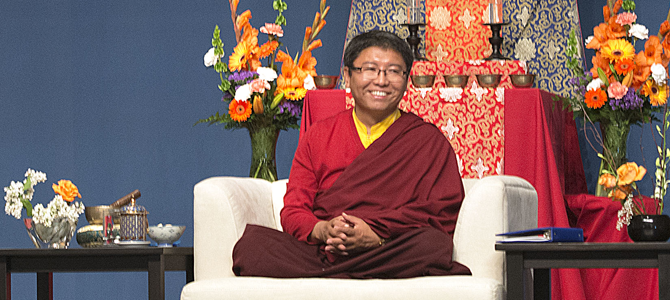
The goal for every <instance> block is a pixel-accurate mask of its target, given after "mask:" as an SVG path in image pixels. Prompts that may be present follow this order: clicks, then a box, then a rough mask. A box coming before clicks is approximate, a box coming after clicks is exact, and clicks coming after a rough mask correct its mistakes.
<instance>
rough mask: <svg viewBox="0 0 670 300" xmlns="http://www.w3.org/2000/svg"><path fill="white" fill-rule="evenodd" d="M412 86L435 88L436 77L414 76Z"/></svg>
mask: <svg viewBox="0 0 670 300" xmlns="http://www.w3.org/2000/svg"><path fill="white" fill-rule="evenodd" d="M411 78H412V84H413V85H414V87H416V88H429V87H433V83H434V82H435V75H412V77H411Z"/></svg>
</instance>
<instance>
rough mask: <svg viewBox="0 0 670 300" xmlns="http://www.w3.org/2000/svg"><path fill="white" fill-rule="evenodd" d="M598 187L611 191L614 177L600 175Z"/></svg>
mask: <svg viewBox="0 0 670 300" xmlns="http://www.w3.org/2000/svg"><path fill="white" fill-rule="evenodd" d="M598 185H602V186H604V187H605V188H606V189H611V188H613V187H615V186H616V177H614V175H612V174H608V173H605V174H603V175H600V178H598Z"/></svg>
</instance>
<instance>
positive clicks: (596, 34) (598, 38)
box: [586, 23, 609, 50]
mask: <svg viewBox="0 0 670 300" xmlns="http://www.w3.org/2000/svg"><path fill="white" fill-rule="evenodd" d="M608 40H609V39H608V38H607V24H605V23H600V24H599V25H598V26H596V27H594V28H593V39H592V40H591V41H590V42H589V43H588V44H587V45H586V48H588V49H594V50H598V49H600V47H602V45H604V44H607V41H608Z"/></svg>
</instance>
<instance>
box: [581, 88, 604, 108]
mask: <svg viewBox="0 0 670 300" xmlns="http://www.w3.org/2000/svg"><path fill="white" fill-rule="evenodd" d="M584 97H585V99H584V102H585V103H586V106H587V107H589V108H601V107H603V105H605V102H607V94H606V93H605V91H603V90H602V89H595V90H588V91H587V92H586V95H585V96H584Z"/></svg>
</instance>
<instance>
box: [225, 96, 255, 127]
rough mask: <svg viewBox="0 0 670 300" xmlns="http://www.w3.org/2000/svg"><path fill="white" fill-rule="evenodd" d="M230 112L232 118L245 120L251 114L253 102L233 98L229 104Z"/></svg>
mask: <svg viewBox="0 0 670 300" xmlns="http://www.w3.org/2000/svg"><path fill="white" fill-rule="evenodd" d="M228 114H229V115H230V118H231V119H233V120H235V121H237V122H244V121H246V120H247V119H248V118H249V116H251V103H249V101H241V100H232V101H230V105H229V106H228Z"/></svg>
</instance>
